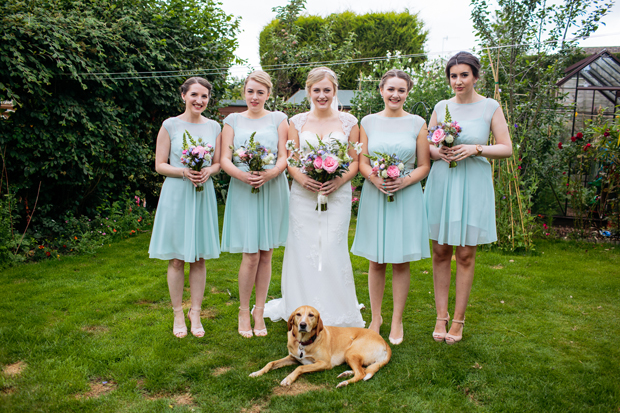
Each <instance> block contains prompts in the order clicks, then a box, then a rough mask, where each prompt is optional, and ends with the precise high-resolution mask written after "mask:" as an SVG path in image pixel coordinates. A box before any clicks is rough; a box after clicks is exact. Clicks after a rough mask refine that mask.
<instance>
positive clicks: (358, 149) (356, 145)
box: [353, 142, 364, 155]
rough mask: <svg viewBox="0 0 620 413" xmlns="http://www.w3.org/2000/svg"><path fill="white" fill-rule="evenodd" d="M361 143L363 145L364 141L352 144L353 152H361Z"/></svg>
mask: <svg viewBox="0 0 620 413" xmlns="http://www.w3.org/2000/svg"><path fill="white" fill-rule="evenodd" d="M362 145H364V142H356V143H354V144H353V149H355V153H357V154H358V155H359V154H360V153H362Z"/></svg>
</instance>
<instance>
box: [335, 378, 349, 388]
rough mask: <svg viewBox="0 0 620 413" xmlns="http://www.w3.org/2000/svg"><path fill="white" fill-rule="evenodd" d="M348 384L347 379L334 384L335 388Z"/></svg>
mask: <svg viewBox="0 0 620 413" xmlns="http://www.w3.org/2000/svg"><path fill="white" fill-rule="evenodd" d="M348 385H349V380H345V381H341V382H340V383H338V385H337V386H336V388H338V387H345V386H348Z"/></svg>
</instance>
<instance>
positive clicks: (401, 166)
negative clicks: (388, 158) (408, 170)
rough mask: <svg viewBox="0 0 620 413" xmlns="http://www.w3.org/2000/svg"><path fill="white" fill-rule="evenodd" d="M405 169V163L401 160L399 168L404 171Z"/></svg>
mask: <svg viewBox="0 0 620 413" xmlns="http://www.w3.org/2000/svg"><path fill="white" fill-rule="evenodd" d="M403 169H405V165H403V163H402V162H401V163H399V164H398V170H399V171H402V170H403Z"/></svg>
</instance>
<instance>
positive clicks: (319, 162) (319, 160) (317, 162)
mask: <svg viewBox="0 0 620 413" xmlns="http://www.w3.org/2000/svg"><path fill="white" fill-rule="evenodd" d="M313 165H314V169H321V168H322V167H323V158H321V157H320V156H317V157H316V158H315V159H314V164H313Z"/></svg>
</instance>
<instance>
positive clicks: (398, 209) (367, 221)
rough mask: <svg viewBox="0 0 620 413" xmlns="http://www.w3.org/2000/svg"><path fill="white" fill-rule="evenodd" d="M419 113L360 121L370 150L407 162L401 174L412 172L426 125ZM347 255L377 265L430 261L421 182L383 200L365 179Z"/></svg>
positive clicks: (371, 116) (370, 116)
mask: <svg viewBox="0 0 620 413" xmlns="http://www.w3.org/2000/svg"><path fill="white" fill-rule="evenodd" d="M424 123H425V122H424V119H422V118H421V117H419V116H417V115H409V114H408V115H406V116H402V117H398V118H388V117H384V116H380V115H376V114H375V115H369V116H366V117H364V119H362V128H364V131H365V132H366V136H368V152H369V153H370V154H371V155H374V154H375V152H383V153H386V154H390V155H391V154H393V153H395V154H396V155H397V156H398V157H399V158H400V159H401V161H402V162H403V163H404V164H405V169H404V173H405V175H407V174H409V173H411V171H413V170H414V169H415V162H416V147H417V138H418V134H419V133H420V130H421V129H422V127H423V126H424ZM351 252H352V253H353V254H355V255H358V256H361V257H364V258H366V259H368V260H370V261H374V262H377V263H379V264H384V263H391V264H400V263H404V262H410V261H418V260H421V259H423V258H430V256H431V252H430V248H429V242H428V225H427V222H426V212H425V210H424V200H423V194H422V186H421V185H420V183H419V182H417V183H415V184H413V185H409V186H407V187H405V188H403V189H401V190H400V191H396V192H395V193H394V202H387V195H385V194H384V193H382V192H381V191H379V190H378V189H377V187H375V186H374V185H373V184H372V182H370V181H369V180H366V181H364V185H363V187H362V195H361V197H360V204H359V210H358V214H357V226H356V230H355V239H354V240H353V246H352V247H351Z"/></svg>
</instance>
